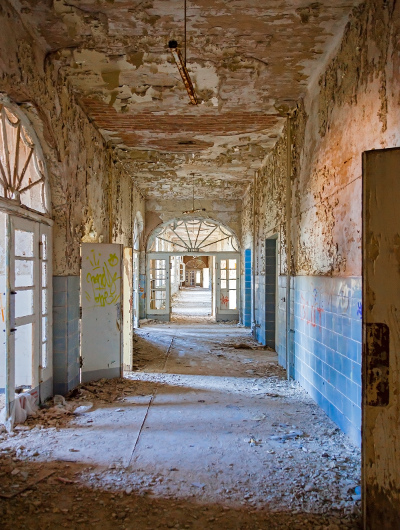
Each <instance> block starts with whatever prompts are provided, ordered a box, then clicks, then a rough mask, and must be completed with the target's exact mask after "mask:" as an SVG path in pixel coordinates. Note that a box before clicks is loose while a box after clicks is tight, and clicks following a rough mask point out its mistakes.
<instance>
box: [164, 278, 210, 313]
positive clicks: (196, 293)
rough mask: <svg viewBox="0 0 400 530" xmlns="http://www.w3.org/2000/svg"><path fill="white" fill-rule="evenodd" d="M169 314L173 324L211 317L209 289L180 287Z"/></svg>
mask: <svg viewBox="0 0 400 530" xmlns="http://www.w3.org/2000/svg"><path fill="white" fill-rule="evenodd" d="M171 313H172V315H171V317H172V321H173V322H179V321H185V320H186V321H187V320H188V319H190V320H193V318H194V317H211V289H205V288H203V287H181V289H180V290H179V291H178V292H177V293H176V295H175V297H174V299H173V301H172V310H171ZM196 320H198V319H197V318H196ZM207 320H210V319H207Z"/></svg>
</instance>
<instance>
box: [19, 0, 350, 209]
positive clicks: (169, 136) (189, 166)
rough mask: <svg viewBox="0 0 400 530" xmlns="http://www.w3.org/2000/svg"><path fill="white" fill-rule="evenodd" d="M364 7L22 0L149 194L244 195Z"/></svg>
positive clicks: (213, 0)
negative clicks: (179, 56) (187, 79)
mask: <svg viewBox="0 0 400 530" xmlns="http://www.w3.org/2000/svg"><path fill="white" fill-rule="evenodd" d="M359 3H360V2H359V0H335V1H334V2H332V0H321V1H319V2H310V1H309V0H264V1H260V0H187V67H188V70H189V73H190V75H191V78H192V81H193V83H194V86H195V90H196V92H197V95H198V98H199V100H200V101H201V103H200V104H199V105H192V104H191V103H190V101H189V98H188V95H187V92H186V90H185V87H184V85H183V82H182V80H181V77H180V75H179V72H178V69H177V67H176V65H175V63H174V61H173V58H172V56H171V54H170V52H169V49H168V41H169V40H170V39H176V40H177V41H178V43H179V44H183V35H184V33H183V21H184V8H183V6H184V0H148V1H146V0H54V1H52V0H12V4H13V5H14V7H15V8H16V9H17V10H18V11H19V12H20V13H21V17H22V19H23V21H24V22H25V24H26V27H27V28H29V30H30V31H31V33H33V34H34V37H35V38H36V39H37V40H39V41H40V42H41V43H42V45H43V47H44V48H45V49H46V51H47V52H48V58H49V60H51V61H52V62H54V63H55V65H56V66H57V67H58V68H60V69H61V71H62V72H63V73H64V74H65V76H66V77H67V78H68V79H69V81H70V83H71V86H72V87H73V89H74V91H75V92H76V93H77V95H78V97H79V100H80V102H81V104H82V106H83V108H84V109H85V111H86V112H87V114H88V115H89V117H90V118H91V119H92V120H93V122H94V124H95V125H96V126H97V127H98V128H99V130H100V131H101V133H102V134H103V136H104V138H105V139H106V140H107V141H109V142H110V143H111V144H112V145H114V146H115V148H116V149H117V150H118V156H119V158H120V159H121V160H122V161H123V163H124V165H125V167H126V168H127V170H128V171H129V173H130V174H131V175H132V177H133V178H134V179H135V182H136V183H137V185H138V187H139V188H140V189H141V190H142V192H143V194H144V195H145V196H146V197H148V198H158V199H160V198H164V199H171V198H172V199H178V198H188V197H192V182H193V174H194V181H195V195H196V198H209V199H212V198H218V199H222V198H225V199H238V198H241V197H242V196H243V191H244V188H245V187H246V186H247V183H248V182H249V181H250V180H251V179H252V178H253V176H254V170H255V169H257V168H258V167H259V166H260V163H261V161H262V160H263V159H264V157H265V156H266V154H267V153H268V152H269V150H270V149H271V148H272V147H273V145H274V144H275V142H276V141H277V138H278V137H279V135H280V133H281V130H282V127H283V124H284V120H285V117H284V115H285V112H286V111H287V110H288V109H289V108H290V107H292V106H293V105H294V102H295V101H297V100H298V99H299V98H300V97H301V96H303V95H304V94H305V92H306V89H307V85H308V84H309V82H310V80H311V78H312V76H315V75H318V72H319V71H320V69H321V67H322V65H323V63H324V60H326V56H327V54H328V53H329V51H330V50H331V49H332V47H333V46H334V45H335V44H336V43H337V38H338V36H340V34H341V33H342V31H343V28H344V25H345V23H346V21H347V18H348V15H349V13H350V12H351V9H352V7H353V6H355V5H357V4H359Z"/></svg>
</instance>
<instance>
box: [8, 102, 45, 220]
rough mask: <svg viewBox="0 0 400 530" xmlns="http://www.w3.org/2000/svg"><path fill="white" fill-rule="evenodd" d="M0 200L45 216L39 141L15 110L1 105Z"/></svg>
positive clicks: (43, 171)
mask: <svg viewBox="0 0 400 530" xmlns="http://www.w3.org/2000/svg"><path fill="white" fill-rule="evenodd" d="M0 121H1V123H0V197H2V198H4V199H8V200H11V201H13V202H15V203H16V204H17V205H21V206H26V207H28V208H30V209H31V210H35V211H37V212H40V213H43V214H46V213H48V211H49V201H48V193H47V179H46V170H45V166H44V163H43V159H42V155H41V152H40V147H39V143H38V141H36V139H35V138H34V135H33V134H32V133H30V132H28V130H27V128H26V125H25V124H24V121H25V120H24V119H23V117H21V116H19V113H18V111H15V110H13V109H12V108H11V107H9V106H8V105H7V104H5V103H2V102H0Z"/></svg>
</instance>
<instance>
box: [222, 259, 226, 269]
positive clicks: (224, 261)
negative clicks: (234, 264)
mask: <svg viewBox="0 0 400 530" xmlns="http://www.w3.org/2000/svg"><path fill="white" fill-rule="evenodd" d="M221 269H226V259H221Z"/></svg>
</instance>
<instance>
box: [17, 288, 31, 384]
mask: <svg viewBox="0 0 400 530" xmlns="http://www.w3.org/2000/svg"><path fill="white" fill-rule="evenodd" d="M17 296H18V295H17ZM32 344H33V324H25V325H23V326H18V327H17V331H16V332H15V367H16V370H15V386H16V387H19V386H28V387H30V386H31V385H32Z"/></svg>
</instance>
